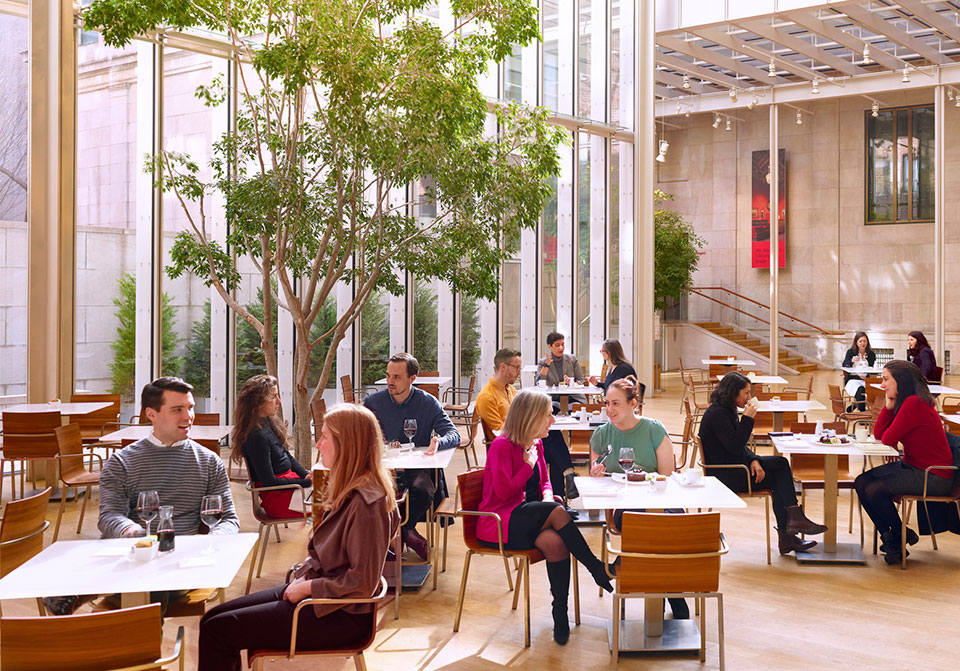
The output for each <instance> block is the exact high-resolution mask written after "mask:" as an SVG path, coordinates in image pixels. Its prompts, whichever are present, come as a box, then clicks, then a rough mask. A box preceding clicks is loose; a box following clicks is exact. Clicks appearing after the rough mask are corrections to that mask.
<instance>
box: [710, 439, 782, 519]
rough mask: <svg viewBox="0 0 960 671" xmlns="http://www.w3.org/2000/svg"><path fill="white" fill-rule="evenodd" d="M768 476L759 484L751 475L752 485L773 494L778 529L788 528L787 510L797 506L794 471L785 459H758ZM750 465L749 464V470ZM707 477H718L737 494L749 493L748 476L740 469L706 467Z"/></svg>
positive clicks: (773, 457) (776, 457)
mask: <svg viewBox="0 0 960 671" xmlns="http://www.w3.org/2000/svg"><path fill="white" fill-rule="evenodd" d="M757 461H759V462H760V466H761V468H763V472H764V473H765V474H766V476H765V477H764V478H763V480H761V481H760V482H757V480H756V478H754V477H753V473H751V474H750V484H751V485H752V486H753V488H754V489H769V490H770V491H771V492H772V493H773V514H774V516H775V517H776V518H777V528H779V529H782V530H786V528H787V508H788V507H790V506H795V505H797V494H796V492H795V491H794V490H793V470H791V468H790V462H789V461H787V459H786V458H785V457H779V456H769V457H766V456H764V457H757ZM749 466H750V464H747V467H748V468H749ZM704 468H705V469H706V471H707V475H715V476H717V480H719V481H720V482H722V483H723V484H725V485H726V486H727V487H729V488H730V489H732V490H733V491H735V492H745V491H747V474H746V473H745V472H744V471H742V470H740V469H732V468H722V469H721V468H715V469H712V470H711V469H710V467H709V466H705V467H704Z"/></svg>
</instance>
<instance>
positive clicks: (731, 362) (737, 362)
mask: <svg viewBox="0 0 960 671" xmlns="http://www.w3.org/2000/svg"><path fill="white" fill-rule="evenodd" d="M700 363H702V364H703V365H704V366H709V365H711V364H713V365H715V366H756V365H757V362H756V361H751V360H750V359H700Z"/></svg>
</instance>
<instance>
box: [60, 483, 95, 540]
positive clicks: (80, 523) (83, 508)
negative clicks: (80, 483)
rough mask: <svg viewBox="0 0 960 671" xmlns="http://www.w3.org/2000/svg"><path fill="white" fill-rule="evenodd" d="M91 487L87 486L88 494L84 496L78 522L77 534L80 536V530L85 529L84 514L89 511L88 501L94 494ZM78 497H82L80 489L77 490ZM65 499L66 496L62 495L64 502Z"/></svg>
mask: <svg viewBox="0 0 960 671" xmlns="http://www.w3.org/2000/svg"><path fill="white" fill-rule="evenodd" d="M91 486H92V485H87V492H86V494H84V495H83V503H81V504H80V519H79V520H77V533H78V534H79V533H80V529H82V528H83V514H84V513H85V512H86V511H87V501H88V500H89V499H90V496H91V495H92V493H93V492H92V490H91ZM77 495H78V496H79V495H80V490H79V489H78V490H77ZM64 498H65V495H61V496H60V499H61V500H63V499H64Z"/></svg>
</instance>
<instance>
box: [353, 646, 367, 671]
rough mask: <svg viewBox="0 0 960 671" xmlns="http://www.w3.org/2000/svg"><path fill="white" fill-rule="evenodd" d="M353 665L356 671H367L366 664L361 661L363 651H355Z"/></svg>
mask: <svg viewBox="0 0 960 671" xmlns="http://www.w3.org/2000/svg"><path fill="white" fill-rule="evenodd" d="M353 665H354V666H356V667H357V671H367V663H366V661H364V659H363V650H359V651H357V654H355V655H354V656H353Z"/></svg>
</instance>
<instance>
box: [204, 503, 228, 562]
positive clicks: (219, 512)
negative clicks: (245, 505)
mask: <svg viewBox="0 0 960 671" xmlns="http://www.w3.org/2000/svg"><path fill="white" fill-rule="evenodd" d="M222 516H223V499H222V498H221V497H220V495H219V494H207V495H206V496H204V497H203V501H202V502H201V503H200V521H201V522H203V523H204V524H206V525H207V528H208V529H210V532H209V533H208V534H207V535H208V536H210V538H209V539H208V541H209V542H208V543H207V549H206V550H204V551H203V554H210V553H211V552H213V527H215V526H217V523H218V522H219V521H220V518H221V517H222Z"/></svg>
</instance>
